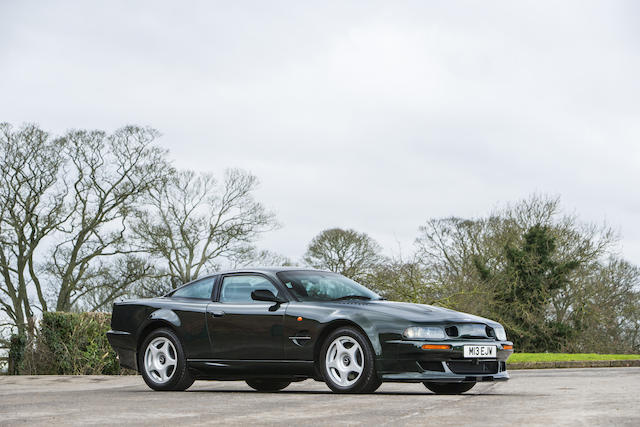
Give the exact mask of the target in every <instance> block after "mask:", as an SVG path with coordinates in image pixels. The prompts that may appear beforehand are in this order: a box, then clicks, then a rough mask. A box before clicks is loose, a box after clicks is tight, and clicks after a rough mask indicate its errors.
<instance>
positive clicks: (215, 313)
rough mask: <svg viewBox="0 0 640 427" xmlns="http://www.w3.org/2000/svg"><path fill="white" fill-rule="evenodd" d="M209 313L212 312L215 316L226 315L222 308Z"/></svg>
mask: <svg viewBox="0 0 640 427" xmlns="http://www.w3.org/2000/svg"><path fill="white" fill-rule="evenodd" d="M209 313H211V315H212V316H213V317H222V316H224V311H222V310H212V311H210V312H209Z"/></svg>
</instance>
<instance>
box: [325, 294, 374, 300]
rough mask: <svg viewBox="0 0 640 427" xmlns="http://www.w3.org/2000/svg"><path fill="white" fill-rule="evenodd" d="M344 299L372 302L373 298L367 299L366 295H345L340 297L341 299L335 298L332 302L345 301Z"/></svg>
mask: <svg viewBox="0 0 640 427" xmlns="http://www.w3.org/2000/svg"><path fill="white" fill-rule="evenodd" d="M344 299H364V300H370V299H371V297H367V296H364V295H345V296H343V297H339V298H334V299H332V300H330V301H340V300H344Z"/></svg>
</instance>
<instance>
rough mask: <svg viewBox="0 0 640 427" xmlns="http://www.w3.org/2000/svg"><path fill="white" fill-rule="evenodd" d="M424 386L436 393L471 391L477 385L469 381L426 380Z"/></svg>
mask: <svg viewBox="0 0 640 427" xmlns="http://www.w3.org/2000/svg"><path fill="white" fill-rule="evenodd" d="M423 384H424V386H425V387H426V388H428V389H429V390H431V391H432V392H434V393H435V394H462V393H464V392H465V391H469V390H471V389H472V388H473V386H474V385H476V383H475V382H468V383H430V382H428V381H425V382H424V383H423Z"/></svg>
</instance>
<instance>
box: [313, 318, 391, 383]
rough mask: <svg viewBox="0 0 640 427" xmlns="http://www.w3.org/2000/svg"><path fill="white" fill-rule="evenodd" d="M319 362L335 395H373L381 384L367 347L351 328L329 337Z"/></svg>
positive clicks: (341, 329)
mask: <svg viewBox="0 0 640 427" xmlns="http://www.w3.org/2000/svg"><path fill="white" fill-rule="evenodd" d="M320 363H322V374H323V376H324V380H325V382H326V383H327V386H329V388H330V389H331V390H333V391H334V392H336V393H373V392H374V391H376V390H377V389H378V387H380V384H381V383H382V382H381V381H380V379H379V378H378V374H377V372H376V368H375V359H374V353H373V349H372V348H371V344H369V340H368V339H367V337H366V336H364V334H363V333H362V332H360V331H358V330H357V329H355V328H350V327H346V328H340V329H337V330H335V331H334V332H332V333H331V334H329V336H328V337H327V339H326V341H325V343H324V345H323V346H322V350H321V352H320Z"/></svg>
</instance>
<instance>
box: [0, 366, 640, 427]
mask: <svg viewBox="0 0 640 427" xmlns="http://www.w3.org/2000/svg"><path fill="white" fill-rule="evenodd" d="M511 376H512V378H511V380H510V381H508V382H500V383H497V382H496V383H483V384H478V385H476V386H475V387H474V388H473V389H472V390H471V391H469V392H467V393H465V394H463V395H457V396H436V395H434V394H432V393H430V392H429V391H427V390H426V389H425V388H424V386H423V385H422V384H396V383H385V384H383V385H382V387H380V389H378V391H377V392H376V393H374V394H369V395H337V394H333V393H331V392H330V390H329V389H328V388H327V387H326V386H325V385H324V384H323V383H319V382H315V381H311V380H308V381H304V382H299V383H294V384H291V385H290V386H289V387H287V388H286V389H285V390H284V391H281V392H276V393H258V392H255V391H253V390H252V389H250V388H249V387H248V386H247V385H246V384H245V383H244V382H238V381H233V382H219V381H196V383H195V384H194V385H193V386H192V387H191V388H190V389H189V390H188V391H187V392H154V391H151V390H149V389H148V388H147V386H146V385H145V384H144V382H143V381H142V378H141V377H140V376H121V377H109V376H78V377H75V376H21V377H16V376H0V425H3V426H4V425H107V424H108V425H118V424H120V425H125V424H126V425H127V426H129V425H178V424H182V425H207V424H224V425H249V424H252V425H255V424H280V425H376V426H383V425H413V426H415V425H427V424H429V425H455V426H459V425H482V426H499V425H547V426H552V425H554V426H555V425H629V426H640V368H592V369H539V370H526V371H513V372H511Z"/></svg>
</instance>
